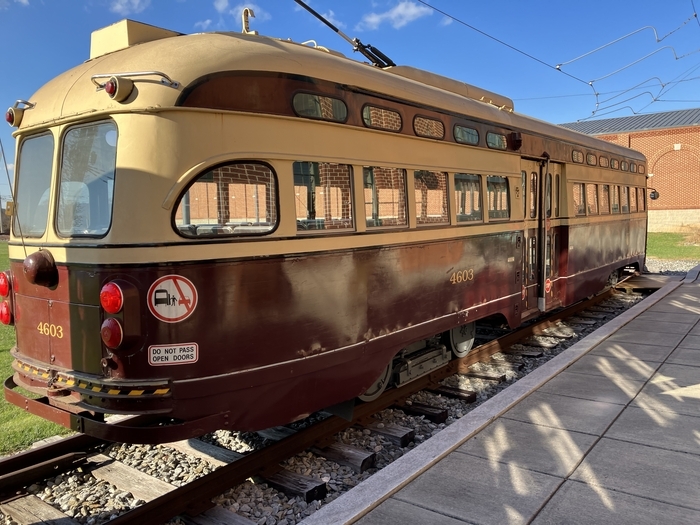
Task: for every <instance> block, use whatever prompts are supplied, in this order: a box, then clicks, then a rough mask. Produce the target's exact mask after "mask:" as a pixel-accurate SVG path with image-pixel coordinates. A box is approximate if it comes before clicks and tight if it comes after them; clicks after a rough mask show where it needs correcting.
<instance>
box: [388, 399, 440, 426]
mask: <svg viewBox="0 0 700 525" xmlns="http://www.w3.org/2000/svg"><path fill="white" fill-rule="evenodd" d="M394 408H398V409H399V410H402V411H403V412H405V413H406V414H408V415H409V416H423V417H425V419H427V420H428V421H432V422H433V423H436V424H440V423H444V422H445V421H447V409H445V408H437V407H433V406H430V405H424V404H423V403H413V404H412V405H394Z"/></svg>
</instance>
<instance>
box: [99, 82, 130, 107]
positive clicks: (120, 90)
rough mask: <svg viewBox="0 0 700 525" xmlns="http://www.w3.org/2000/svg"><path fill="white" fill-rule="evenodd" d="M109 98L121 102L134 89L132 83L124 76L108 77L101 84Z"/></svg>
mask: <svg viewBox="0 0 700 525" xmlns="http://www.w3.org/2000/svg"><path fill="white" fill-rule="evenodd" d="M102 87H103V88H104V90H105V93H107V94H108V95H109V98H111V99H112V100H116V101H117V102H123V101H124V100H126V99H127V98H129V95H131V92H132V91H133V90H134V83H133V81H131V80H130V79H128V78H124V77H110V79H109V80H108V81H107V82H105V83H104V85H103V86H102Z"/></svg>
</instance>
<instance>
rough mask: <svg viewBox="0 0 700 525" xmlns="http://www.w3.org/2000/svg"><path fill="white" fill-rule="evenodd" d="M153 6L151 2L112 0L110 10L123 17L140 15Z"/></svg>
mask: <svg viewBox="0 0 700 525" xmlns="http://www.w3.org/2000/svg"><path fill="white" fill-rule="evenodd" d="M150 4H151V0H112V4H111V5H110V6H109V10H110V11H112V12H113V13H117V14H119V15H122V16H126V15H130V14H131V13H140V12H141V11H143V10H144V9H146V8H147V7H148V6H149V5H150Z"/></svg>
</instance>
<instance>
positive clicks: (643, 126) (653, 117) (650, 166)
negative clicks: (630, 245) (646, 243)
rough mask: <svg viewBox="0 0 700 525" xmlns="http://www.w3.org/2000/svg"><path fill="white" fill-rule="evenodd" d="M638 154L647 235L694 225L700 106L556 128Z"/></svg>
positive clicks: (699, 207) (699, 193)
mask: <svg viewBox="0 0 700 525" xmlns="http://www.w3.org/2000/svg"><path fill="white" fill-rule="evenodd" d="M561 126H562V127H565V128H569V129H572V130H574V131H579V132H581V133H586V134H587V135H594V136H596V137H597V138H599V139H603V140H607V141H609V142H614V143H615V144H620V145H621V146H626V147H629V148H632V149H635V150H637V151H640V152H641V153H643V154H644V155H645V156H646V158H647V173H648V174H649V175H648V178H647V186H648V187H649V188H654V189H656V190H657V191H658V192H659V194H660V196H659V198H658V199H657V200H655V201H649V231H652V232H676V231H684V230H686V229H687V228H688V227H689V226H691V227H698V226H700V108H698V109H685V110H680V111H666V112H663V113H652V114H648V115H634V116H631V117H619V118H611V119H601V120H588V121H584V122H573V123H568V124H561Z"/></svg>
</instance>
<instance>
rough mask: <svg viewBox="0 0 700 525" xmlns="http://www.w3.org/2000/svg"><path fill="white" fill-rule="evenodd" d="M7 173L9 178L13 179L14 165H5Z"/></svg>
mask: <svg viewBox="0 0 700 525" xmlns="http://www.w3.org/2000/svg"><path fill="white" fill-rule="evenodd" d="M7 171H9V172H10V178H12V177H14V175H15V165H14V164H8V165H7Z"/></svg>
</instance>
